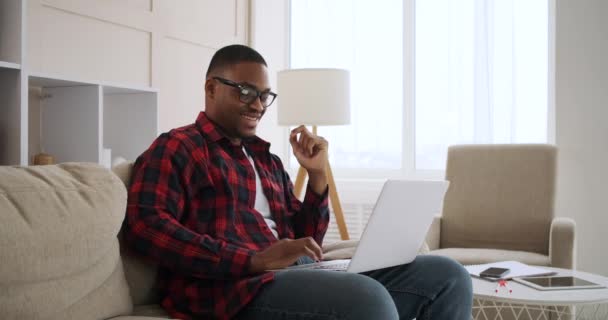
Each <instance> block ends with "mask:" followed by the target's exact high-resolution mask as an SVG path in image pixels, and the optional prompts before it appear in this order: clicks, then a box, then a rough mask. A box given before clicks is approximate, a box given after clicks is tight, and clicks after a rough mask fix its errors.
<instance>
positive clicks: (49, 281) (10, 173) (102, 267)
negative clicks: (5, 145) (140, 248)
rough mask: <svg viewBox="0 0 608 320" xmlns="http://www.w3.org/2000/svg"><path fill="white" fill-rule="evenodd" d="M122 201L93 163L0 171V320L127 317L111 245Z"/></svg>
mask: <svg viewBox="0 0 608 320" xmlns="http://www.w3.org/2000/svg"><path fill="white" fill-rule="evenodd" d="M126 199H127V195H126V192H125V189H124V187H123V186H122V183H121V181H120V180H119V179H118V178H117V177H116V176H115V175H113V174H112V173H111V172H110V171H109V170H107V169H105V168H103V167H101V166H98V165H95V164H84V163H65V164H59V165H51V166H35V167H0V248H2V250H1V251H0V261H2V263H0V314H2V316H3V319H39V318H45V319H85V318H97V319H105V318H109V317H113V316H119V315H125V314H130V312H131V310H132V307H133V305H132V302H131V297H130V296H129V288H128V286H127V283H126V281H125V277H124V272H123V268H122V262H121V260H120V254H119V244H118V240H117V234H118V231H119V230H120V226H121V224H122V221H123V219H124V214H125V209H126Z"/></svg>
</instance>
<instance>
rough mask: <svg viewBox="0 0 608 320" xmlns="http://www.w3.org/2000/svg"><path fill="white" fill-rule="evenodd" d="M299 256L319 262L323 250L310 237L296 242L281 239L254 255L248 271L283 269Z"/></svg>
mask: <svg viewBox="0 0 608 320" xmlns="http://www.w3.org/2000/svg"><path fill="white" fill-rule="evenodd" d="M301 256H309V257H310V258H312V259H314V260H321V259H323V250H321V247H319V245H318V244H317V242H316V241H315V240H313V239H312V238H311V237H307V238H300V239H297V240H292V239H282V240H279V241H277V242H276V243H274V244H273V245H272V246H270V247H268V248H267V249H266V250H264V251H261V252H258V253H257V254H256V255H254V256H253V257H252V258H251V266H250V268H249V271H251V272H252V273H259V272H262V271H265V270H272V269H283V268H286V267H289V266H290V265H292V264H294V262H296V260H298V258H299V257H301Z"/></svg>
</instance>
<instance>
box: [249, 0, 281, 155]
mask: <svg viewBox="0 0 608 320" xmlns="http://www.w3.org/2000/svg"><path fill="white" fill-rule="evenodd" d="M288 4H289V1H285V0H251V30H250V33H251V42H250V45H251V46H252V47H253V48H255V49H256V50H257V51H258V52H260V54H261V55H262V56H263V57H264V59H265V60H266V63H267V64H268V71H269V75H270V83H271V87H272V88H273V90H274V91H275V92H276V88H277V72H278V71H280V70H283V69H286V68H287V67H288V66H289V60H288V52H289V51H288V44H289V27H288V26H289V23H288V20H287V19H288V16H287V12H288ZM280 107H281V96H280V95H279V97H278V98H277V101H275V102H274V103H273V104H272V105H271V106H270V107H269V108H268V110H267V111H266V114H265V115H264V118H263V119H262V121H261V122H260V125H259V127H258V135H259V136H260V137H262V138H263V139H265V140H267V141H269V142H270V143H271V147H270V148H271V149H270V150H271V152H273V153H275V154H277V155H278V156H279V157H281V159H282V160H283V161H284V162H285V165H287V155H288V152H289V151H288V143H287V137H288V134H289V129H288V128H287V127H281V126H279V125H278V124H277V110H278V108H280Z"/></svg>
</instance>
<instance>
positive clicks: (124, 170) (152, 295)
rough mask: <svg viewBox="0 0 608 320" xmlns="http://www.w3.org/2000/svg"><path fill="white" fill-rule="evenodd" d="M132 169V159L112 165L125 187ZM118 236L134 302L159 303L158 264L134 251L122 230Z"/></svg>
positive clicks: (140, 303) (142, 303)
mask: <svg viewBox="0 0 608 320" xmlns="http://www.w3.org/2000/svg"><path fill="white" fill-rule="evenodd" d="M132 170H133V162H130V161H122V162H120V163H117V164H116V165H115V166H113V167H112V171H113V172H114V174H116V175H117V176H118V177H119V178H120V180H122V182H123V184H124V186H125V188H128V187H129V182H130V180H131V172H132ZM118 238H119V240H120V249H121V250H120V254H121V256H122V262H123V264H124V267H125V276H126V278H127V282H128V283H129V288H131V297H132V298H133V304H135V305H136V306H138V305H146V304H154V303H159V302H160V297H159V293H158V290H157V288H156V285H155V283H156V274H157V269H158V265H157V264H156V263H154V262H151V261H148V260H145V259H143V258H141V257H140V256H138V255H137V254H135V253H134V252H132V251H131V250H130V249H129V248H128V246H127V245H126V244H125V243H124V242H123V241H122V239H123V237H122V231H121V234H120V235H119V237H118Z"/></svg>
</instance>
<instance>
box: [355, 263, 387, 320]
mask: <svg viewBox="0 0 608 320" xmlns="http://www.w3.org/2000/svg"><path fill="white" fill-rule="evenodd" d="M351 280H352V282H351V285H352V286H351V287H350V288H349V290H347V291H345V292H344V294H345V295H347V296H348V297H349V305H348V306H347V308H348V309H349V312H348V314H349V316H348V317H347V319H388V320H390V319H399V314H398V313H397V307H396V306H395V303H394V301H393V299H392V297H391V295H390V294H389V292H388V290H386V288H385V287H384V286H383V285H382V284H381V283H380V282H378V281H376V280H374V279H372V278H370V277H366V276H363V275H359V274H356V275H353V277H352V279H351Z"/></svg>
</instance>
